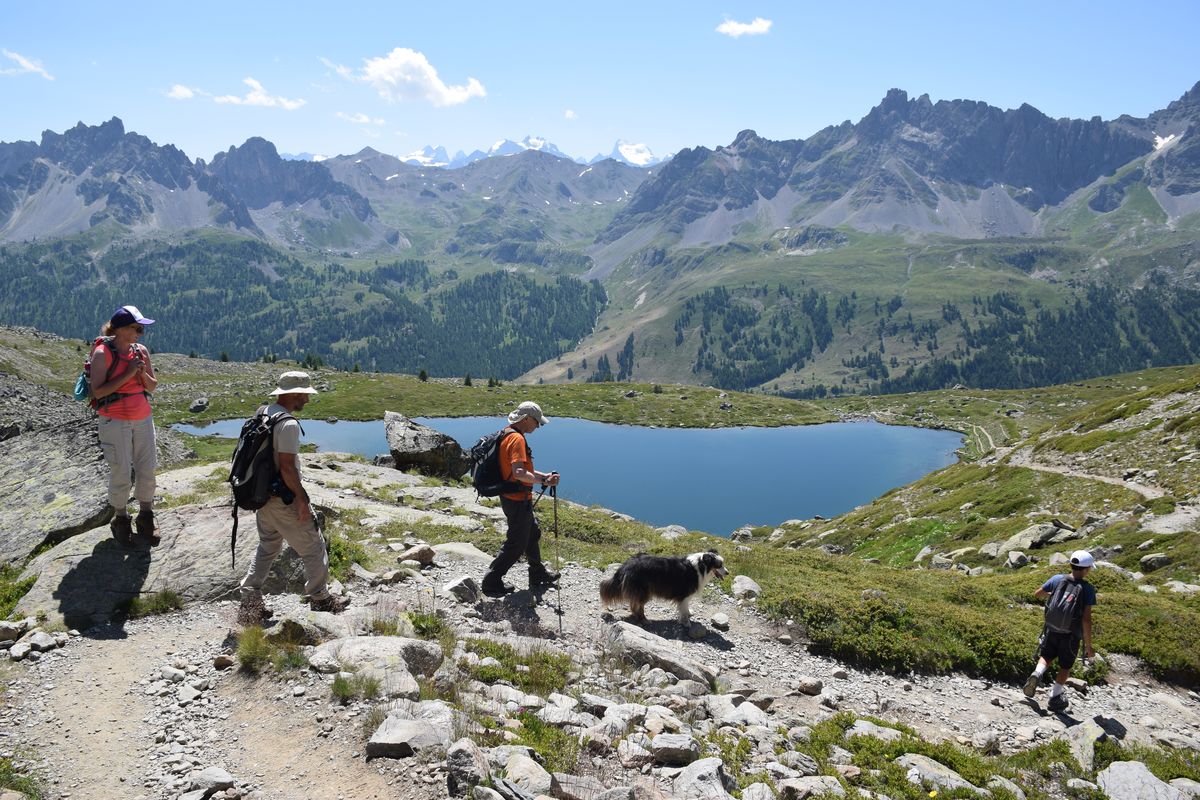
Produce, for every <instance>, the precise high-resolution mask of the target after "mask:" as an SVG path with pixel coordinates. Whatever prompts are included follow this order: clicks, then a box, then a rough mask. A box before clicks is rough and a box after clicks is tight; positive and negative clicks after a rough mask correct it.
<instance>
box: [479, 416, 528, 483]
mask: <svg viewBox="0 0 1200 800" xmlns="http://www.w3.org/2000/svg"><path fill="white" fill-rule="evenodd" d="M510 433H516V431H514V430H513V429H512V428H501V429H500V430H498V431H496V432H495V433H489V434H488V435H487V436H484V437H483V438H482V439H480V440H479V441H478V442H476V443H475V444H474V445H473V446H472V447H471V449H470V451H468V455H469V456H470V458H471V466H470V467H469V468H468V470H467V471H468V472H469V473H470V474H471V485H472V486H474V487H475V491H476V492H477V493H478V494H479V496H480V497H496V496H497V495H501V494H505V493H510V492H519V491H522V490H523V489H525V488H526V487H525V484H523V483H518V482H517V481H506V480H504V478H503V477H501V472H500V442H502V441H504V437H505V436H508V435H509V434H510Z"/></svg>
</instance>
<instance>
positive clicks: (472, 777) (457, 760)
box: [446, 738, 492, 797]
mask: <svg viewBox="0 0 1200 800" xmlns="http://www.w3.org/2000/svg"><path fill="white" fill-rule="evenodd" d="M491 777H492V770H491V766H490V765H489V764H488V760H487V756H486V755H484V752H483V750H481V749H480V748H479V745H477V744H475V742H473V741H471V740H470V739H468V738H462V739H459V740H458V741H457V742H455V743H454V744H452V745H450V749H449V750H447V751H446V788H447V790H448V791H449V792H450V796H451V797H461V796H463V795H465V794H466V793H467V792H469V791H470V790H471V789H472V788H473V787H475V786H478V785H480V784H481V783H487V782H488V781H489V780H491Z"/></svg>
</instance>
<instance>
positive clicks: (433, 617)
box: [408, 611, 449, 639]
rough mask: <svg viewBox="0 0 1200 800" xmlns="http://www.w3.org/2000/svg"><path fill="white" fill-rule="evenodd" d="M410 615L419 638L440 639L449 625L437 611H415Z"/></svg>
mask: <svg viewBox="0 0 1200 800" xmlns="http://www.w3.org/2000/svg"><path fill="white" fill-rule="evenodd" d="M408 616H409V619H410V620H411V621H412V626H413V630H415V631H416V632H417V638H419V639H440V638H441V637H442V635H443V634H444V633H445V632H446V629H447V628H448V627H449V626H448V625H447V624H446V621H445V620H444V619H442V618H441V617H439V616H438V615H437V614H435V613H430V612H427V611H413V612H411V613H410V614H409V615H408Z"/></svg>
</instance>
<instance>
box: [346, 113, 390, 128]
mask: <svg viewBox="0 0 1200 800" xmlns="http://www.w3.org/2000/svg"><path fill="white" fill-rule="evenodd" d="M334 116H336V117H337V118H338V119H344V120H345V121H346V122H353V123H354V124H355V125H384V124H386V123H385V122H384V121H383V120H382V119H380V118H379V117H375V118H374V119H372V118H371V117H368V116H367V115H366V114H363V113H362V112H359V113H357V114H347V113H345V112H344V111H339V112H337V113H336V114H335V115H334Z"/></svg>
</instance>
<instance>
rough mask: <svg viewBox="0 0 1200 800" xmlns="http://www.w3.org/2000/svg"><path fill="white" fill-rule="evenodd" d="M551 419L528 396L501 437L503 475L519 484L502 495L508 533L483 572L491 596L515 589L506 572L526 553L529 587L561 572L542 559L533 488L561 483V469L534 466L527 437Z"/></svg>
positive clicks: (551, 580)
mask: <svg viewBox="0 0 1200 800" xmlns="http://www.w3.org/2000/svg"><path fill="white" fill-rule="evenodd" d="M548 422H550V420H549V419H548V418H547V417H546V415H545V414H543V413H542V409H541V407H540V406H539V405H538V404H537V403H534V402H532V401H529V400H526V401H525V402H524V403H521V405H519V406H517V410H516V411H513V412H512V413H511V414H509V415H508V423H509V424H508V427H509V429H510V430H511V431H512V433H509V434H507V435H506V436H505V437H504V438H503V439H501V440H500V477H501V478H502V479H503V480H504V481H505V482H506V483H512V484H516V485H517V486H519V488H517V489H515V490H514V491H511V492H505V493H502V494H501V495H500V507H501V508H503V509H504V517H505V519H507V520H508V536H507V538H506V539H505V540H504V545H503V546H502V547H501V548H500V552H499V554H497V556H496V559H495V560H494V561H492V563H491V566H489V567H488V571H487V574H486V575H484V576H483V585H482V587H480V588H482V589H483V593H484V594H485V595H487V596H488V597H503V596H504V595H506V594H508V593H509V592H511V591H513V590H514V587H513V586H512V585H511V584H508V583H505V582H504V575H505V573H507V572H508V571H509V569H511V568H512V565H513V564H516V563H517V561H519V560H520V558H521V556H522V555H524V556H525V560H526V561H527V562H528V563H529V588H530V589H536V588H538V587H541V586H549V585H552V584H554V583H555V582H557V581H558V577H559V576H558V573H557V572H554V571H552V570H550V569H547V567H546V565H545V564H543V563H542V551H541V547H540V542H541V539H542V529H541V528H540V527H539V526H538V522H537V518H536V517H535V516H534V515H533V492H532V491H531V487H532V486H533V485H534V484H535V483H540V484H542V485H543V486H554V485H556V484H557V483H558V473H557V472H538V471H537V470H535V469H534V468H533V451H532V450H530V449H529V445H527V444H526V442H525V437H526V436H528V435H529V434H531V433H533V432H534V431H535V430H537V429H538V428H540V427H541V426H543V425H545V424H547V423H548Z"/></svg>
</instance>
